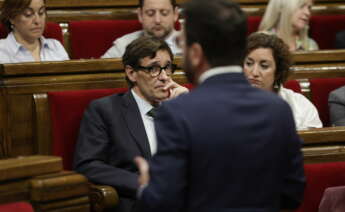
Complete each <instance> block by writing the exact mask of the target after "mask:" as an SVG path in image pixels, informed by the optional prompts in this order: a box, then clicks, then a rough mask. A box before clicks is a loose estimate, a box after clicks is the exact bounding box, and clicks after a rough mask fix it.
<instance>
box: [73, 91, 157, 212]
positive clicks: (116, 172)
mask: <svg viewBox="0 0 345 212" xmlns="http://www.w3.org/2000/svg"><path fill="white" fill-rule="evenodd" d="M138 155H140V156H142V157H144V158H146V159H150V157H151V152H150V147H149V143H148V139H147V135H146V132H145V128H144V124H143V121H142V118H141V116H140V112H139V108H138V106H137V103H136V101H135V100H134V97H133V96H132V94H131V92H127V93H125V94H115V95H112V96H108V97H104V98H101V99H97V100H95V101H93V102H92V103H91V104H90V105H89V107H88V108H87V110H86V111H85V113H84V117H83V120H82V122H81V126H80V134H79V138H78V143H77V147H76V152H75V156H74V166H75V170H76V171H78V172H79V173H81V174H84V175H85V176H86V177H87V178H88V179H89V180H90V181H91V182H93V183H96V184H104V185H110V186H113V187H114V188H116V190H117V191H118V192H119V196H120V206H119V211H121V212H127V211H130V210H131V207H132V203H133V200H134V199H136V191H137V187H138V182H137V181H138V170H137V168H136V166H135V164H134V163H133V159H134V157H135V156H138Z"/></svg>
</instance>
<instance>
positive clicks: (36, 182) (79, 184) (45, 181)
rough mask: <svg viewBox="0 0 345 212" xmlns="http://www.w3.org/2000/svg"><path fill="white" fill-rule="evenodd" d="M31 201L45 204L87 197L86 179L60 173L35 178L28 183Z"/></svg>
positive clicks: (72, 174)
mask: <svg viewBox="0 0 345 212" xmlns="http://www.w3.org/2000/svg"><path fill="white" fill-rule="evenodd" d="M30 186H31V188H32V191H31V199H32V200H33V201H37V202H47V201H51V200H56V199H66V198H71V197H74V196H78V195H88V193H89V184H88V181H87V179H86V177H84V176H82V175H80V174H76V173H74V172H60V173H55V174H50V175H44V176H39V177H35V178H34V179H32V180H31V181H30Z"/></svg>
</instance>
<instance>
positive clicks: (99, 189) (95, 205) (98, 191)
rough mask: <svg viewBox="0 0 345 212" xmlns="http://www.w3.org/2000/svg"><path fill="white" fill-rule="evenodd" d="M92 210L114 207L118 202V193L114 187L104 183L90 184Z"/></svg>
mask: <svg viewBox="0 0 345 212" xmlns="http://www.w3.org/2000/svg"><path fill="white" fill-rule="evenodd" d="M90 200H91V207H92V211H96V212H98V211H103V210H105V209H110V208H114V207H116V206H117V204H118V203H119V195H118V194H117V191H116V190H115V188H113V187H111V186H106V185H93V184H91V185H90Z"/></svg>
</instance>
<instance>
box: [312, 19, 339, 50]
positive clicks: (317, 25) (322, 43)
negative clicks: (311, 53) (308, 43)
mask: <svg viewBox="0 0 345 212" xmlns="http://www.w3.org/2000/svg"><path fill="white" fill-rule="evenodd" d="M344 29H345V15H316V16H312V17H311V19H310V36H311V37H312V38H313V39H314V40H315V41H316V42H317V43H318V44H319V47H320V49H334V41H335V35H336V33H337V32H339V31H341V30H344Z"/></svg>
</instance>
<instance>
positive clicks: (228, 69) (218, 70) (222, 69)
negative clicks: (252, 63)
mask: <svg viewBox="0 0 345 212" xmlns="http://www.w3.org/2000/svg"><path fill="white" fill-rule="evenodd" d="M227 73H242V67H241V66H219V67H215V68H211V69H209V70H207V71H205V72H204V73H202V74H201V75H200V77H199V80H198V81H199V84H201V83H203V82H204V81H205V80H206V79H208V78H210V77H213V76H216V75H219V74H227Z"/></svg>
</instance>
